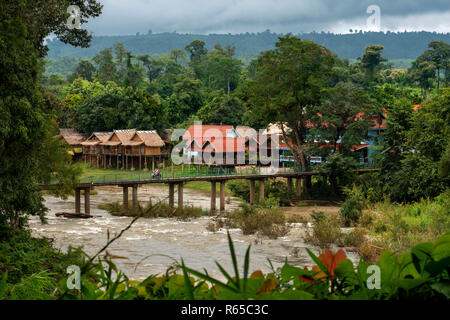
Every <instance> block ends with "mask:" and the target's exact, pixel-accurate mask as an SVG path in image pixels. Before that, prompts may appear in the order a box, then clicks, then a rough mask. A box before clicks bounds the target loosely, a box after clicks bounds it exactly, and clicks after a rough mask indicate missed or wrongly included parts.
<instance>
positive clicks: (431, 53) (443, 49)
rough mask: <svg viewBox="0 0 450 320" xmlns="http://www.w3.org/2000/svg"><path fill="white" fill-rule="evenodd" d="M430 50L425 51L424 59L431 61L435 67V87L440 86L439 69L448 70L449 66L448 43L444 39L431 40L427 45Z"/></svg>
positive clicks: (449, 53)
mask: <svg viewBox="0 0 450 320" xmlns="http://www.w3.org/2000/svg"><path fill="white" fill-rule="evenodd" d="M428 47H429V48H431V49H432V50H427V51H425V53H424V55H425V59H426V60H429V61H432V62H433V64H434V66H435V68H436V75H437V87H438V90H439V88H440V80H441V71H442V70H444V71H446V72H448V69H449V68H450V44H448V43H446V42H444V41H442V40H441V41H431V42H430V44H429V45H428Z"/></svg>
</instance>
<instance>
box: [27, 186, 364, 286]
mask: <svg viewBox="0 0 450 320" xmlns="http://www.w3.org/2000/svg"><path fill="white" fill-rule="evenodd" d="M96 190H97V192H98V194H96V195H92V196H91V214H92V215H94V216H95V218H93V219H87V220H82V219H80V220H79V219H67V218H58V217H56V216H55V213H57V212H73V211H74V208H75V200H74V198H73V197H69V198H68V199H67V200H66V201H64V200H62V199H60V198H56V197H53V196H50V195H46V196H45V205H46V206H47V208H49V212H48V214H47V218H48V224H41V222H40V221H39V220H38V219H36V218H32V219H31V220H30V227H31V229H32V230H33V234H34V235H36V236H44V237H48V238H53V239H54V241H55V242H54V244H55V246H56V247H58V248H60V249H61V250H63V251H66V250H67V249H68V247H69V246H74V247H78V246H82V247H83V249H84V251H85V252H86V253H88V254H90V255H93V254H95V253H96V252H97V251H98V250H100V249H101V248H102V247H103V246H104V245H105V243H106V241H107V231H108V230H109V232H110V235H111V236H114V235H115V234H117V233H119V232H120V231H121V230H122V229H124V228H125V227H126V226H128V224H129V223H130V222H131V218H129V217H114V216H112V215H110V214H109V213H108V212H106V211H104V210H100V209H98V205H99V204H101V203H104V202H116V201H117V202H121V201H122V188H118V187H99V188H96ZM167 195H168V188H167V187H163V186H144V187H142V188H139V200H140V202H141V203H144V204H145V202H146V201H149V199H150V198H152V199H153V200H152V201H154V202H156V201H158V200H160V199H165V198H166V197H167ZM175 201H177V199H176V196H175ZM184 202H185V205H189V204H191V205H194V206H196V207H202V208H204V209H209V206H210V197H209V195H208V194H205V193H204V192H201V191H197V190H192V189H187V188H185V190H184ZM175 203H176V202H175ZM226 206H227V210H232V209H233V208H237V207H238V206H239V201H238V200H237V199H229V200H228V201H227V205H226ZM82 207H83V205H82ZM210 220H211V217H202V218H198V219H193V220H190V221H179V220H176V219H165V218H158V219H145V218H142V219H139V220H138V221H137V222H136V223H135V224H134V225H133V226H132V227H131V228H130V229H129V230H128V231H126V232H125V233H124V234H123V236H122V237H121V238H120V239H118V240H117V241H116V242H114V243H113V244H112V245H111V246H110V247H109V248H108V252H109V253H110V254H111V255H113V256H114V258H113V261H114V262H115V263H116V264H117V266H118V267H119V269H121V270H122V271H123V272H124V273H125V274H126V275H127V276H129V277H130V278H131V279H135V280H143V279H145V278H146V277H147V276H149V275H151V274H161V273H164V272H165V271H166V269H167V268H168V267H169V266H170V265H171V264H172V263H173V260H171V258H173V259H176V260H178V261H180V260H181V258H183V259H184V262H185V264H186V265H187V266H188V267H190V268H193V269H196V270H203V268H206V269H207V270H208V273H209V274H210V275H213V276H215V277H218V278H220V279H223V276H222V275H221V274H220V272H219V270H218V269H217V266H216V265H215V261H218V262H219V263H220V264H221V265H222V266H224V267H225V269H226V270H228V271H229V272H232V270H233V268H232V263H231V258H230V255H229V248H228V242H227V236H226V231H225V230H221V231H219V232H217V233H212V232H208V231H207V230H206V228H205V226H206V225H207V223H208V222H209V221H210ZM304 230H305V228H304V226H303V225H302V224H292V228H291V230H290V232H289V234H288V235H287V236H285V237H282V238H278V239H276V240H270V239H265V238H262V239H261V238H259V237H257V236H254V235H251V236H245V235H243V234H242V232H241V231H240V230H239V229H231V230H230V234H231V236H232V239H233V241H234V245H235V249H236V253H237V256H238V262H239V264H240V267H241V270H242V266H243V263H244V256H245V251H246V249H247V247H248V245H250V244H251V245H252V249H251V256H250V269H251V271H254V270H262V271H264V272H268V271H271V268H270V265H269V263H268V261H267V258H269V259H270V261H271V262H272V264H273V266H274V267H275V268H277V267H280V266H282V265H283V263H284V261H285V259H286V258H287V259H288V261H289V262H290V263H291V264H293V265H296V266H301V267H303V266H312V265H313V263H312V261H311V259H310V257H309V256H308V254H307V253H306V250H305V248H307V247H309V246H308V245H306V244H305V243H304V242H303V240H302V235H303V233H304ZM309 248H310V249H312V251H313V252H315V253H318V252H319V251H318V250H317V249H316V248H311V247H309ZM348 256H349V258H350V259H352V260H353V261H354V262H355V261H356V260H357V256H356V255H355V254H353V253H348ZM169 257H171V258H169Z"/></svg>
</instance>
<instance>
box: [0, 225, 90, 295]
mask: <svg viewBox="0 0 450 320" xmlns="http://www.w3.org/2000/svg"><path fill="white" fill-rule="evenodd" d="M83 263H84V255H83V253H82V252H81V250H78V249H69V251H68V252H67V253H63V252H61V251H60V250H57V249H55V248H54V247H53V242H52V240H50V239H36V238H33V237H32V236H31V235H30V232H29V231H26V230H13V229H10V228H8V227H1V226H0V275H1V281H0V300H2V299H12V300H46V299H53V298H54V297H53V296H52V295H53V293H54V291H55V288H56V287H57V286H58V284H59V282H60V280H61V279H63V278H64V277H66V275H67V274H66V269H67V267H68V266H71V265H82V264H83Z"/></svg>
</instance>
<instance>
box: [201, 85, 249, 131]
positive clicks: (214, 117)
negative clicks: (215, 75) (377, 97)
mask: <svg viewBox="0 0 450 320" xmlns="http://www.w3.org/2000/svg"><path fill="white" fill-rule="evenodd" d="M244 112H245V108H244V106H243V105H242V101H241V100H240V99H239V98H237V97H234V96H231V97H229V96H227V95H224V94H223V93H222V92H217V93H216V94H215V95H214V97H213V98H212V100H210V101H209V102H208V103H207V104H205V105H204V106H203V107H202V108H200V110H199V111H198V116H199V117H200V120H201V121H203V123H207V124H212V125H214V124H215V125H222V124H223V125H232V126H238V125H240V124H241V122H242V116H243V114H244Z"/></svg>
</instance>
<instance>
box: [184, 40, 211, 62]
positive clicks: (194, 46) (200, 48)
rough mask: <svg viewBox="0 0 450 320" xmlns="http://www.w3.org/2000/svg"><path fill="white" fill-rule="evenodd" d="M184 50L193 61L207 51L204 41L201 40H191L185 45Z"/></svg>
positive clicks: (196, 60) (197, 59)
mask: <svg viewBox="0 0 450 320" xmlns="http://www.w3.org/2000/svg"><path fill="white" fill-rule="evenodd" d="M185 50H186V51H187V52H189V53H190V55H191V56H190V59H191V62H195V63H196V62H198V61H199V60H200V59H201V58H202V57H203V56H205V55H206V54H207V53H208V50H207V49H206V48H205V43H204V42H203V41H201V40H194V41H192V42H191V43H190V44H188V45H187V46H186V48H185Z"/></svg>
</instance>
